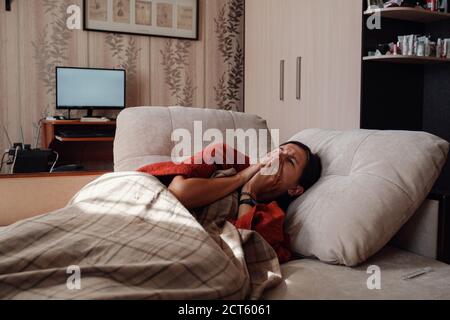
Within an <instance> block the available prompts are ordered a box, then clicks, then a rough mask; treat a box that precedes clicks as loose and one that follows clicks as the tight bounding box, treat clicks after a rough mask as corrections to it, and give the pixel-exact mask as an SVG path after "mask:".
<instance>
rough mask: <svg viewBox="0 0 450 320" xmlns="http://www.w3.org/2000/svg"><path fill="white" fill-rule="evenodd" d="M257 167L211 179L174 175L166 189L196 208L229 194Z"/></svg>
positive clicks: (186, 205) (182, 201)
mask: <svg viewBox="0 0 450 320" xmlns="http://www.w3.org/2000/svg"><path fill="white" fill-rule="evenodd" d="M259 169H260V165H259V164H257V165H252V166H250V167H248V168H247V169H245V170H243V171H241V172H239V173H238V174H236V175H234V176H231V177H223V178H212V179H202V178H185V177H183V176H176V177H175V178H173V180H172V182H171V183H170V185H169V187H168V189H169V191H170V192H171V193H172V194H173V195H174V196H175V197H176V198H177V199H178V200H179V201H180V202H181V203H182V204H183V205H184V206H185V207H186V208H187V209H193V208H198V207H202V206H206V205H209V204H211V203H213V202H215V201H217V200H219V199H222V198H223V197H225V196H227V195H229V194H230V193H231V192H233V191H235V190H236V189H238V188H239V187H241V186H243V185H244V184H245V183H247V181H248V180H250V179H251V178H252V177H253V176H254V175H255V174H256V173H257V172H258V171H259Z"/></svg>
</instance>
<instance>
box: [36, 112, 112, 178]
mask: <svg viewBox="0 0 450 320" xmlns="http://www.w3.org/2000/svg"><path fill="white" fill-rule="evenodd" d="M105 127H107V128H112V129H114V130H115V128H116V122H115V121H108V122H82V121H80V120H44V121H43V123H42V138H43V139H42V147H43V148H46V149H52V150H54V151H56V152H58V154H59V160H58V164H57V166H61V165H65V164H81V165H83V166H84V167H85V169H86V170H90V171H91V170H111V171H112V170H113V142H114V138H112V137H86V138H84V137H83V138H66V137H60V136H58V135H57V133H58V130H63V129H66V130H67V129H70V130H77V129H80V130H85V129H86V128H89V129H92V130H93V131H95V129H100V130H101V129H104V128H105Z"/></svg>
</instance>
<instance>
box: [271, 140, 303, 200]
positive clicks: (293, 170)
mask: <svg viewBox="0 0 450 320" xmlns="http://www.w3.org/2000/svg"><path fill="white" fill-rule="evenodd" d="M276 156H278V159H279V168H280V170H281V172H280V178H281V179H280V182H279V184H278V185H277V187H276V189H275V190H272V192H270V195H269V194H267V195H266V196H267V197H268V198H277V197H279V196H280V195H282V194H284V193H286V192H288V193H289V194H290V195H291V196H293V197H295V196H299V195H301V194H302V193H303V191H304V189H303V187H302V186H300V185H299V180H300V177H301V176H302V173H303V169H304V168H305V165H306V162H307V160H308V159H307V154H306V151H305V150H303V149H302V148H300V147H299V146H297V145H295V144H286V145H284V146H281V147H280V148H279V149H277V150H274V151H273V152H271V153H270V154H269V155H268V159H269V161H270V160H271V159H273V157H276ZM277 170H278V169H277Z"/></svg>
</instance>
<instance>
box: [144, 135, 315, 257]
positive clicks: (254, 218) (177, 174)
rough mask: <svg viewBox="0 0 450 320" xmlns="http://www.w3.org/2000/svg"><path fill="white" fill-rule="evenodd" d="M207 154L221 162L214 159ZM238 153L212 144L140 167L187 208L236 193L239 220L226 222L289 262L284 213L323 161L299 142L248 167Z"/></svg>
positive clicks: (288, 143)
mask: <svg viewBox="0 0 450 320" xmlns="http://www.w3.org/2000/svg"><path fill="white" fill-rule="evenodd" d="M230 154H232V155H233V158H232V159H233V160H234V162H232V164H229V162H230V161H227V159H228V160H230V159H229V155H230ZM211 156H212V157H213V159H222V161H216V162H214V161H213V160H211ZM227 156H228V157H227ZM240 156H243V155H242V154H240V153H239V152H238V151H236V150H235V149H231V148H230V147H229V146H227V145H225V144H218V145H217V144H216V145H212V146H209V147H207V148H206V149H204V150H203V151H202V152H200V153H199V154H197V155H195V156H193V157H191V158H190V159H188V160H186V161H184V162H183V163H181V164H174V163H172V162H164V163H158V164H152V165H148V166H145V167H143V168H141V169H139V171H140V172H146V173H149V174H152V175H154V176H156V177H158V178H159V179H160V180H161V181H162V182H163V183H164V184H165V185H166V186H167V187H168V189H169V191H170V192H171V193H172V194H173V195H174V196H175V197H176V198H177V199H178V200H179V201H180V202H181V203H182V204H183V205H184V206H185V207H186V208H187V209H196V208H200V207H204V206H207V205H210V204H212V203H214V202H216V201H218V200H220V199H222V198H224V197H225V196H227V195H229V194H230V193H232V192H234V191H238V198H239V209H238V213H237V219H232V217H230V219H229V221H230V222H232V223H233V224H234V225H235V226H236V227H237V228H241V229H251V230H255V231H257V232H258V233H260V234H261V236H262V237H263V238H264V239H265V240H266V241H267V242H268V243H269V244H270V245H271V246H272V247H273V248H274V250H275V252H276V253H277V256H278V259H279V261H280V262H281V263H282V262H287V261H289V259H290V258H291V251H290V241H289V237H288V236H287V235H286V234H285V233H284V228H283V225H284V217H285V213H284V211H285V210H286V209H287V207H288V205H289V204H290V203H291V202H292V201H293V200H294V199H295V198H297V197H299V196H300V195H302V194H303V193H304V192H305V191H306V190H307V189H309V188H310V187H311V186H312V185H314V183H316V181H317V180H318V179H319V177H320V175H321V169H322V166H321V160H320V158H319V156H318V155H316V154H314V153H312V152H311V150H310V148H309V147H308V146H306V145H304V144H302V143H300V142H297V141H290V142H287V143H284V144H282V145H281V146H280V147H279V148H278V149H276V150H274V151H272V152H271V153H269V154H268V155H267V156H266V157H264V158H263V159H262V160H261V162H260V163H258V164H253V165H250V164H249V158H248V157H247V156H243V157H242V158H244V159H245V163H244V164H237V163H236V162H237V161H236V160H238V159H242V158H240ZM197 157H201V159H200V161H198V159H197V161H196V158H197ZM217 162H220V164H219V163H217ZM196 163H198V164H196ZM209 163H212V164H209ZM222 163H225V164H222ZM231 168H234V169H235V170H236V172H237V174H235V175H232V176H226V177H220V178H211V176H212V174H213V173H214V172H216V171H217V170H227V169H231ZM274 169H275V170H274Z"/></svg>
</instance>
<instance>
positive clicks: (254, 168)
mask: <svg viewBox="0 0 450 320" xmlns="http://www.w3.org/2000/svg"><path fill="white" fill-rule="evenodd" d="M261 167H262V164H261V163H257V164H252V165H251V166H249V167H248V168H246V169H244V170H242V171H240V172H239V173H238V174H237V175H238V176H239V177H240V179H241V182H242V184H241V185H244V184H246V183H247V182H248V181H249V180H250V179H251V178H253V177H254V176H255V175H256V174H257V173H258V172H259V170H261Z"/></svg>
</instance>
